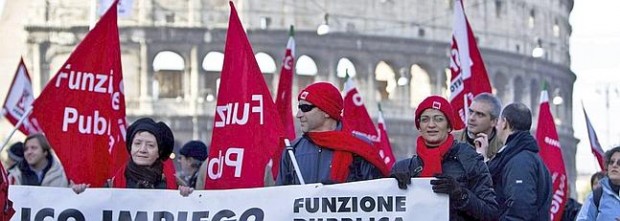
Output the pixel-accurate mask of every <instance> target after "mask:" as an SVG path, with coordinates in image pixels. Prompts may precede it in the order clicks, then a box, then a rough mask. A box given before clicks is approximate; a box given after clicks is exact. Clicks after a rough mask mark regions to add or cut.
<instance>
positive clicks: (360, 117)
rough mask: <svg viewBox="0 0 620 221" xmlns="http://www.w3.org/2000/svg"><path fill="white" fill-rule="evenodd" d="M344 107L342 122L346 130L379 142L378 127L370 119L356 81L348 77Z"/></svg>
mask: <svg viewBox="0 0 620 221" xmlns="http://www.w3.org/2000/svg"><path fill="white" fill-rule="evenodd" d="M344 93H345V96H344V107H343V112H342V116H343V117H342V124H343V130H344V131H351V132H352V133H353V134H356V135H359V136H363V137H366V138H368V139H369V140H370V141H372V142H373V143H379V141H380V140H379V135H378V134H377V128H376V127H375V124H374V123H373V122H372V119H370V115H368V111H367V110H366V107H365V106H364V101H363V100H362V96H361V95H360V94H359V93H358V91H357V88H356V87H355V83H354V82H353V80H352V79H351V78H348V79H347V81H346V82H345V84H344Z"/></svg>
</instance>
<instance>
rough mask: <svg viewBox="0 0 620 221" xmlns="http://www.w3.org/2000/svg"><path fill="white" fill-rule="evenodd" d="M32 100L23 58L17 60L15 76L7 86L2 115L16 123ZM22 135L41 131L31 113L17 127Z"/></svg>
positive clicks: (32, 96) (30, 83)
mask: <svg viewBox="0 0 620 221" xmlns="http://www.w3.org/2000/svg"><path fill="white" fill-rule="evenodd" d="M33 101H34V95H33V93H32V81H31V80H30V76H29V75H28V70H27V69H26V65H24V59H23V58H22V59H21V60H20V61H19V65H18V66H17V71H16V72H15V77H13V83H11V87H10V88H9V92H8V93H7V95H6V99H5V100H4V105H3V106H2V115H4V116H5V117H6V118H7V119H8V120H9V122H11V123H12V124H13V125H17V122H18V121H19V120H20V119H21V118H22V117H24V114H26V112H28V111H29V109H30V108H32V107H31V106H32V102H33ZM19 131H21V132H22V133H23V134H24V135H26V136H28V135H30V134H34V133H39V132H41V127H40V126H39V123H38V121H37V119H35V118H34V117H33V116H32V115H30V116H28V118H26V119H24V121H23V122H22V125H21V126H20V127H19Z"/></svg>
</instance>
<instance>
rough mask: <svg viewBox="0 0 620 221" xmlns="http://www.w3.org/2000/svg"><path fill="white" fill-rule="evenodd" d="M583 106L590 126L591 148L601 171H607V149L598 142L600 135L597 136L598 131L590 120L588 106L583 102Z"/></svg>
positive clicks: (587, 124)
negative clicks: (584, 105)
mask: <svg viewBox="0 0 620 221" xmlns="http://www.w3.org/2000/svg"><path fill="white" fill-rule="evenodd" d="M581 106H582V108H583V115H585V116H586V127H587V128H588V138H589V140H590V148H591V149H592V154H594V157H595V158H596V161H597V162H598V165H599V166H600V168H601V171H605V160H604V159H605V158H604V156H605V151H604V150H603V148H602V147H601V144H600V143H599V142H598V136H596V131H594V127H593V126H592V123H591V122H590V118H589V117H588V113H586V108H585V107H583V104H581Z"/></svg>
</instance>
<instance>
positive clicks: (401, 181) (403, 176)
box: [390, 173, 411, 190]
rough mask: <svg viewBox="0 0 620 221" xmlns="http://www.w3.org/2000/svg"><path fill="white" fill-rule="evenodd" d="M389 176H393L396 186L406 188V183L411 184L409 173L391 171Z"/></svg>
mask: <svg viewBox="0 0 620 221" xmlns="http://www.w3.org/2000/svg"><path fill="white" fill-rule="evenodd" d="M390 177H393V178H395V179H396V181H397V182H398V188H400V189H401V190H406V189H407V185H409V184H411V175H409V173H392V174H391V175H390Z"/></svg>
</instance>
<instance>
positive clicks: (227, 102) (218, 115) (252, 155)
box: [205, 1, 284, 189]
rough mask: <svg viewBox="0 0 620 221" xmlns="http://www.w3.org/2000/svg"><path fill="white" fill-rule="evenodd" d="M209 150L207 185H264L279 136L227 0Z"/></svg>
mask: <svg viewBox="0 0 620 221" xmlns="http://www.w3.org/2000/svg"><path fill="white" fill-rule="evenodd" d="M229 3H230V8H231V12H230V20H229V23H228V33H226V46H225V50H224V66H223V69H222V78H221V83H220V89H219V91H218V98H217V107H216V108H215V119H214V127H213V136H212V137H213V138H212V141H211V148H210V150H209V163H208V167H207V180H206V182H205V183H206V188H207V189H232V188H247V187H262V186H264V175H265V166H266V165H267V163H268V162H269V160H270V159H271V157H273V155H274V153H275V152H276V151H277V150H279V148H278V142H279V139H280V138H281V137H283V136H284V133H283V130H282V125H281V122H280V120H279V119H280V118H279V117H278V111H277V109H276V107H275V104H274V103H273V99H272V98H271V94H270V92H269V89H268V88H267V85H266V84H265V80H264V78H263V76H262V74H261V72H260V69H259V68H258V63H257V62H256V58H254V52H253V51H252V46H251V45H250V42H249V41H248V38H247V36H246V34H245V32H244V31H243V27H242V26H241V21H240V20H239V17H238V16H237V11H236V10H235V6H234V5H233V3H232V1H231V2H229Z"/></svg>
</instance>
